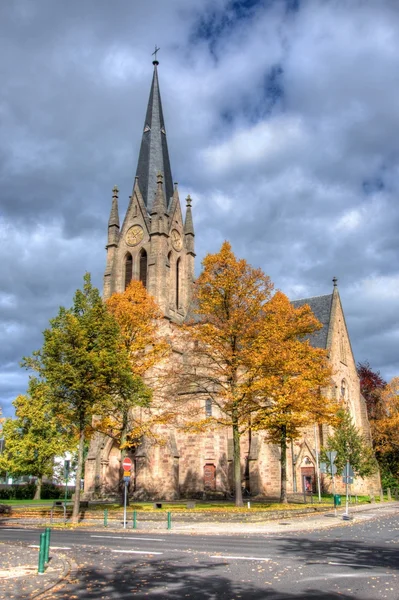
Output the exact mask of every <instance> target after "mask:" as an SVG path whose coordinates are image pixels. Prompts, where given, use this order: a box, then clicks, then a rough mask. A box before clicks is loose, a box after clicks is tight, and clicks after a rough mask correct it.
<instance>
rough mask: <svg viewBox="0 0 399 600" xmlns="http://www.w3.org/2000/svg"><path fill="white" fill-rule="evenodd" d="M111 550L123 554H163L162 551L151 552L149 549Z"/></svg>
mask: <svg viewBox="0 0 399 600" xmlns="http://www.w3.org/2000/svg"><path fill="white" fill-rule="evenodd" d="M111 552H122V553H123V554H147V555H148V554H163V552H151V550H112V549H111Z"/></svg>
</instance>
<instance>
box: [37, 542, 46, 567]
mask: <svg viewBox="0 0 399 600" xmlns="http://www.w3.org/2000/svg"><path fill="white" fill-rule="evenodd" d="M45 554H46V534H45V533H41V534H40V544H39V565H38V568H37V572H38V573H39V575H43V573H44V562H45V560H44V559H45Z"/></svg>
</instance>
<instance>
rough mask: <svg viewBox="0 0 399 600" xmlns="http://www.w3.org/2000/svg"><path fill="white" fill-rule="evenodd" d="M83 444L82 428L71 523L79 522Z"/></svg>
mask: <svg viewBox="0 0 399 600" xmlns="http://www.w3.org/2000/svg"><path fill="white" fill-rule="evenodd" d="M84 444H85V432H84V428H83V427H82V428H81V429H80V433H79V449H78V465H77V467H76V482H75V499H74V502H73V512H72V523H77V522H78V520H79V506H80V481H81V479H82V470H83V450H84Z"/></svg>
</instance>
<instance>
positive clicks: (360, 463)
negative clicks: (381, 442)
mask: <svg viewBox="0 0 399 600" xmlns="http://www.w3.org/2000/svg"><path fill="white" fill-rule="evenodd" d="M337 417H338V421H337V424H336V426H335V429H334V433H333V434H332V435H330V436H328V438H327V443H326V445H325V447H324V448H323V449H322V452H321V458H322V460H324V461H325V462H327V463H328V458H327V454H326V452H327V451H331V450H334V451H335V452H337V457H336V459H335V465H336V467H337V472H338V473H341V472H342V471H343V469H344V467H345V465H346V463H347V462H348V461H349V463H350V465H351V467H352V468H353V471H354V473H355V476H358V477H362V478H364V477H368V476H369V475H372V474H373V473H375V472H376V470H377V461H376V459H375V457H374V453H373V450H372V448H371V447H370V445H369V444H368V443H367V442H366V440H365V439H364V437H363V436H362V435H361V433H360V432H359V430H358V429H357V427H356V425H355V424H354V422H353V420H352V417H351V415H350V413H349V411H347V410H344V409H342V408H341V409H340V410H339V411H338V413H337Z"/></svg>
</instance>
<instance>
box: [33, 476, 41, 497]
mask: <svg viewBox="0 0 399 600" xmlns="http://www.w3.org/2000/svg"><path fill="white" fill-rule="evenodd" d="M42 483H43V475H40V476H39V477H38V478H37V482H36V489H35V495H34V496H33V500H41V496H42Z"/></svg>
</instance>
